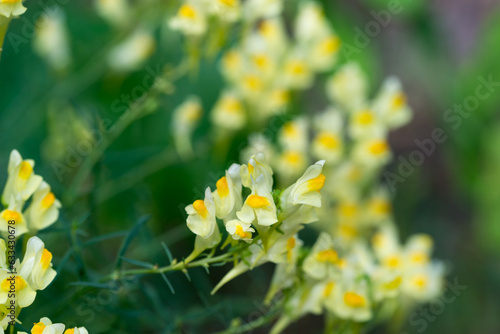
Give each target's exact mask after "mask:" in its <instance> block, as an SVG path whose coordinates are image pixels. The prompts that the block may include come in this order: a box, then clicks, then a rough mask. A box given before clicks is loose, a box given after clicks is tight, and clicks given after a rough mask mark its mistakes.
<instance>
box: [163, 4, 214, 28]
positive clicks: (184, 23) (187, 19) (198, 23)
mask: <svg viewBox="0 0 500 334" xmlns="http://www.w3.org/2000/svg"><path fill="white" fill-rule="evenodd" d="M169 25H170V28H172V29H173V30H178V31H180V32H182V33H183V34H186V35H193V36H199V35H203V34H204V33H205V32H206V30H207V19H206V13H205V12H204V11H203V8H202V7H201V6H199V5H198V4H197V3H196V1H187V2H185V3H184V4H182V5H181V6H180V7H179V10H178V11H177V14H176V16H174V17H173V18H172V19H170V21H169Z"/></svg>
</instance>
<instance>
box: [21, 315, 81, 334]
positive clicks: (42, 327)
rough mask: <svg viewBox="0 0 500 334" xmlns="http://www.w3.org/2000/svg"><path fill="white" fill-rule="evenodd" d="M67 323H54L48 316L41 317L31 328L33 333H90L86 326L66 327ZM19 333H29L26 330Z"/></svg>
mask: <svg viewBox="0 0 500 334" xmlns="http://www.w3.org/2000/svg"><path fill="white" fill-rule="evenodd" d="M65 327H66V326H65V325H64V324H61V323H56V324H53V323H52V321H51V320H50V319H49V318H47V317H44V318H41V319H40V321H39V322H36V323H34V324H33V327H32V328H31V333H32V334H47V333H48V334H89V332H88V331H87V329H86V328H85V327H74V328H68V329H66V330H64V329H65ZM19 334H28V333H26V332H19Z"/></svg>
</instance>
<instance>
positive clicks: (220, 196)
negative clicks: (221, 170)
mask: <svg viewBox="0 0 500 334" xmlns="http://www.w3.org/2000/svg"><path fill="white" fill-rule="evenodd" d="M240 168H241V166H240V165H238V164H232V165H231V167H229V169H228V170H227V171H226V175H225V176H223V177H221V178H220V179H219V180H218V181H217V183H216V184H215V186H216V187H217V190H215V191H214V192H213V197H214V203H215V213H216V216H217V218H219V219H224V220H227V219H230V218H235V217H236V215H235V211H236V209H239V208H241V204H242V201H243V199H242V197H241V188H242V186H241V179H240Z"/></svg>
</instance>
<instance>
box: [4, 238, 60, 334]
mask: <svg viewBox="0 0 500 334" xmlns="http://www.w3.org/2000/svg"><path fill="white" fill-rule="evenodd" d="M14 249H15V247H14V246H13V244H12V242H11V240H10V239H9V242H8V245H6V244H5V241H4V240H3V239H0V267H1V268H0V282H1V283H0V305H3V307H2V310H3V312H2V313H3V314H2V316H1V318H2V319H1V321H0V324H1V326H2V327H3V329H5V328H6V327H7V325H8V324H9V322H11V321H13V320H14V319H15V318H16V317H17V315H18V314H19V312H20V311H21V309H23V308H25V307H28V306H30V305H31V304H32V303H33V301H34V300H35V297H36V291H37V290H43V289H45V288H46V287H47V286H48V285H49V284H50V283H51V282H52V280H53V279H54V277H55V276H56V271H55V270H54V269H52V253H50V252H49V251H48V250H47V249H46V248H45V245H44V243H43V242H42V240H40V239H39V238H38V237H32V238H30V239H29V240H28V243H27V246H26V252H25V254H24V258H23V261H22V262H20V261H19V259H15V260H14V259H13V258H12V257H11V256H10V255H9V256H8V257H6V256H5V254H15V251H14Z"/></svg>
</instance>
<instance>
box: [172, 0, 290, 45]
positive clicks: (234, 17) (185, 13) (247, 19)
mask: <svg viewBox="0 0 500 334" xmlns="http://www.w3.org/2000/svg"><path fill="white" fill-rule="evenodd" d="M282 9H283V0H270V1H269V0H246V1H241V0H184V1H183V3H182V5H181V6H180V7H179V8H178V10H177V14H176V15H175V16H174V17H173V18H171V19H170V20H169V24H170V27H171V28H172V29H175V30H178V31H180V32H182V33H183V34H185V35H187V36H191V37H192V36H198V37H199V36H203V35H205V34H206V33H207V31H211V30H213V29H214V27H215V26H216V25H217V24H226V25H227V24H234V23H236V22H239V21H243V22H244V23H246V24H252V23H253V22H255V21H257V20H259V19H262V18H267V17H273V16H276V15H278V14H280V13H281V11H282Z"/></svg>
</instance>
